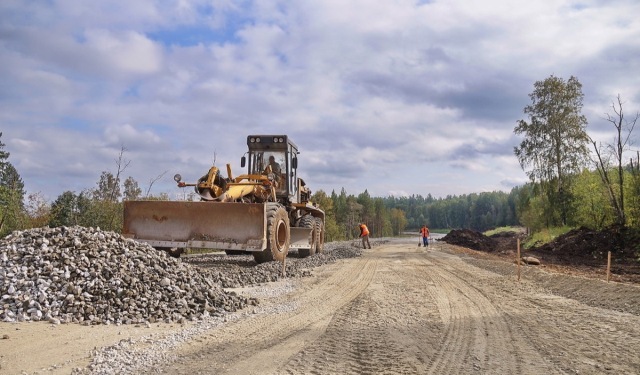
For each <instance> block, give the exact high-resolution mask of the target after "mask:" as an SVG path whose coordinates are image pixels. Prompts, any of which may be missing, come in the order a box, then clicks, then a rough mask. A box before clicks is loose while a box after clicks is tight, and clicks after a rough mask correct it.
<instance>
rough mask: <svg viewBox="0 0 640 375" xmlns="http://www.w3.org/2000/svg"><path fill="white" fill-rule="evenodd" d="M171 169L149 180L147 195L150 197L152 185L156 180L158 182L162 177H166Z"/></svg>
mask: <svg viewBox="0 0 640 375" xmlns="http://www.w3.org/2000/svg"><path fill="white" fill-rule="evenodd" d="M168 172H169V171H164V172H162V173H161V174H159V175H158V176H156V177H154V178H152V179H150V180H149V187H148V188H147V191H146V193H145V197H149V193H150V192H151V187H152V186H153V184H155V183H156V182H158V181H159V180H160V179H161V178H162V177H164V175H165V174H167V173H168Z"/></svg>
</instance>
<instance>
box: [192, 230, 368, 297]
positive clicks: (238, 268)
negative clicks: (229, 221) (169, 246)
mask: <svg viewBox="0 0 640 375" xmlns="http://www.w3.org/2000/svg"><path fill="white" fill-rule="evenodd" d="M372 243H373V241H372ZM361 254H362V249H361V248H357V247H355V246H353V245H352V243H351V242H348V241H343V242H331V243H327V244H326V245H325V251H324V252H323V253H322V254H316V255H314V256H311V257H307V258H299V257H298V256H297V251H296V250H291V251H290V252H289V256H288V257H287V261H286V264H285V276H286V277H287V278H297V277H305V276H310V275H311V270H312V269H313V268H316V267H319V266H322V265H324V264H328V263H333V262H335V261H336V260H338V259H344V258H354V257H358V256H360V255H361ZM182 259H183V261H184V262H185V263H189V264H192V265H194V266H197V267H198V268H200V270H201V271H202V272H203V273H206V275H207V276H208V277H210V278H211V279H212V280H214V281H216V282H217V283H218V284H220V285H221V286H222V287H224V288H238V287H245V286H250V285H256V284H262V283H267V282H273V281H278V280H280V279H282V263H280V262H268V263H262V264H258V265H256V263H255V261H254V260H253V256H251V255H232V256H229V255H224V254H216V253H213V254H199V255H190V256H186V257H183V258H182Z"/></svg>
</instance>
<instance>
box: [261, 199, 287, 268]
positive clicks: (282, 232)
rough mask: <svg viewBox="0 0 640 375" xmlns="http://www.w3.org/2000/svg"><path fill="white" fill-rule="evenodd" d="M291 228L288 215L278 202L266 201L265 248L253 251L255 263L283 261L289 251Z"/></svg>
mask: <svg viewBox="0 0 640 375" xmlns="http://www.w3.org/2000/svg"><path fill="white" fill-rule="evenodd" d="M290 243H291V230H290V228H289V215H287V210H285V209H284V207H282V206H281V205H280V204H277V203H267V248H266V249H264V250H263V251H260V252H254V253H253V259H255V261H256V263H265V262H270V261H272V260H277V261H280V262H283V261H284V259H285V258H286V257H287V253H289V245H290Z"/></svg>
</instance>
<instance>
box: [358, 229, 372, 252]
mask: <svg viewBox="0 0 640 375" xmlns="http://www.w3.org/2000/svg"><path fill="white" fill-rule="evenodd" d="M359 227H360V237H362V248H364V249H366V248H367V246H369V249H371V244H370V243H369V228H367V226H366V225H364V223H360V225H359Z"/></svg>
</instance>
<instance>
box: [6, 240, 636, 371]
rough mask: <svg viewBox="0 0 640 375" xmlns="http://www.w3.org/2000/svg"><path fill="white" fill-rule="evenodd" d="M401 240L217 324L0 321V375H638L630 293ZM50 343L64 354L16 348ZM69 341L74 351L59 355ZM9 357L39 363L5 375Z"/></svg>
mask: <svg viewBox="0 0 640 375" xmlns="http://www.w3.org/2000/svg"><path fill="white" fill-rule="evenodd" d="M415 242H416V241H413V240H411V241H408V240H391V241H387V242H383V243H378V245H377V246H374V248H373V249H372V250H366V251H364V253H363V254H362V256H360V257H356V258H346V257H345V258H337V259H334V260H333V261H332V262H330V263H328V264H325V265H322V266H319V267H315V268H313V267H309V268H308V269H305V268H304V267H302V268H299V270H298V272H299V273H300V277H288V278H286V279H281V280H279V281H276V282H261V283H260V284H258V285H242V283H238V285H237V287H236V288H227V290H228V291H232V292H235V293H237V294H239V295H242V296H244V297H246V298H248V299H256V300H258V301H259V304H258V305H257V306H249V307H247V308H245V309H243V310H241V311H237V312H234V313H229V314H227V315H225V316H224V317H208V318H206V319H203V320H199V321H196V322H189V323H185V324H182V325H176V324H165V323H156V324H152V325H147V326H145V325H142V326H139V325H138V326H132V327H131V329H129V328H124V329H123V327H124V326H113V325H112V326H90V327H87V326H80V325H77V324H67V325H57V326H55V328H52V327H51V325H50V324H47V323H44V322H32V323H26V322H23V323H3V324H2V325H0V329H1V330H2V331H0V337H1V336H2V334H3V333H5V332H7V333H6V334H7V335H8V336H9V338H8V339H6V340H0V353H3V354H0V355H1V357H0V364H2V368H0V373H4V372H3V371H9V372H6V373H20V372H21V371H23V372H24V373H27V374H31V373H60V374H68V373H71V372H73V373H78V374H80V373H96V374H109V373H134V374H137V373H140V374H142V373H145V374H147V373H166V374H190V375H191V374H318V375H322V374H603V373H605V374H637V373H640V357H639V356H638V355H637V353H638V351H639V350H640V315H639V312H638V311H637V306H638V302H639V301H640V288H638V287H637V286H634V285H625V284H619V283H606V282H603V281H599V280H591V279H584V278H581V277H578V276H568V275H555V274H548V273H546V272H545V271H543V270H540V269H536V268H532V267H526V268H525V269H524V270H523V272H522V280H521V281H520V282H517V280H516V276H515V272H516V271H515V266H514V265H513V264H510V263H507V262H502V261H496V260H491V259H483V258H477V257H472V256H470V255H468V252H466V251H460V248H458V247H456V246H453V245H448V244H444V243H439V242H436V243H435V244H434V245H432V246H430V247H429V248H428V250H427V251H425V250H424V248H419V247H417V245H416V243H415ZM195 263H197V262H195ZM205 263H206V262H205ZM292 263H293V262H292ZM198 267H203V268H207V266H206V265H202V264H201V265H199V266H198ZM238 267H242V262H241V261H238ZM207 272H215V267H213V269H209V271H207ZM305 275H306V276H307V277H302V276H305ZM14 327H18V330H14ZM92 330H93V331H92ZM145 330H146V331H145ZM52 331H55V334H56V335H58V336H57V339H56V340H57V342H59V343H60V342H66V343H67V346H68V347H69V348H68V350H64V345H58V346H59V348H58V350H57V351H56V350H53V349H51V348H49V349H47V348H46V345H44V346H45V347H44V348H43V343H48V342H50V341H51V342H52V343H53V342H55V341H56V340H47V339H45V338H43V339H41V340H40V341H36V340H35V339H31V340H30V339H28V337H29V335H28V334H32V335H34V337H38V335H37V333H38V332H40V333H41V335H40V336H39V337H41V338H42V337H43V334H42V333H44V336H46V335H47V334H48V333H49V332H52ZM66 331H69V333H67V334H65V332H66ZM145 332H146V333H145ZM49 335H50V333H49ZM78 336H81V337H82V338H81V339H80V342H84V346H81V347H78V346H77V345H73V344H68V343H69V342H70V341H72V340H73V338H74V337H78ZM86 336H89V337H86ZM91 336H93V341H92V338H91ZM123 336H124V337H123ZM82 340H84V341H82ZM52 343H51V344H52ZM51 344H49V345H51ZM61 346H62V347H61ZM94 346H95V347H94ZM60 347H61V348H60ZM47 350H49V351H47ZM19 353H27V354H26V355H27V356H30V357H31V358H41V357H43V356H44V357H45V358H48V362H47V361H44V362H43V363H38V365H37V367H36V365H35V364H31V365H30V364H29V361H28V360H25V361H22V362H20V363H22V365H21V366H22V367H17V366H13V367H12V365H11V363H12V362H11V360H12V359H14V358H16V360H19V357H20V354H19ZM54 355H55V356H58V357H53V356H54ZM11 356H13V357H11ZM22 356H25V355H24V354H23V355H22Z"/></svg>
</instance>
